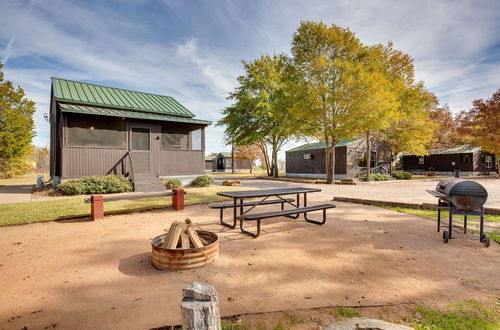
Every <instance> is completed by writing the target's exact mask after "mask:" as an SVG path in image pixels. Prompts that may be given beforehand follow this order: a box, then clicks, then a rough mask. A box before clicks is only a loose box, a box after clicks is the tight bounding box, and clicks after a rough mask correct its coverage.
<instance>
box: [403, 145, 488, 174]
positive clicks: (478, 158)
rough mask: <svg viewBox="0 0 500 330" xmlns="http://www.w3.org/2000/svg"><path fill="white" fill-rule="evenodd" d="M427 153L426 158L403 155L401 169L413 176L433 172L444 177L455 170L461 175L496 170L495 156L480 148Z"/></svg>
mask: <svg viewBox="0 0 500 330" xmlns="http://www.w3.org/2000/svg"><path fill="white" fill-rule="evenodd" d="M428 152H429V155H427V156H416V155H409V154H403V158H402V164H403V169H404V170H405V171H409V172H412V173H414V174H423V173H425V172H435V173H436V174H445V175H450V174H452V173H453V172H454V171H455V170H460V172H461V174H463V175H477V174H479V173H485V174H489V173H492V172H495V171H496V170H497V169H496V161H495V155H494V154H492V153H489V152H485V151H483V150H481V147H471V146H468V145H461V146H457V147H453V148H446V149H431V150H429V151H428Z"/></svg>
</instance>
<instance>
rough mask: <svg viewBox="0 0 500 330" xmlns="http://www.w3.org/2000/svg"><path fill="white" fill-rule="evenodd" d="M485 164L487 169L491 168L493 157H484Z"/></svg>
mask: <svg viewBox="0 0 500 330" xmlns="http://www.w3.org/2000/svg"><path fill="white" fill-rule="evenodd" d="M484 163H485V165H486V167H487V168H491V165H492V159H491V156H484Z"/></svg>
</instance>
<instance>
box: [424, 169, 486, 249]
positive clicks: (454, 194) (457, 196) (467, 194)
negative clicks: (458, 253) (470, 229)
mask: <svg viewBox="0 0 500 330" xmlns="http://www.w3.org/2000/svg"><path fill="white" fill-rule="evenodd" d="M426 191H427V192H428V193H429V194H431V195H433V196H435V197H437V198H438V224H437V231H438V232H439V231H440V229H441V210H448V211H449V215H448V230H445V231H443V242H445V243H448V240H450V239H451V238H452V226H453V224H452V222H453V214H460V215H463V216H464V233H467V216H468V215H478V216H479V217H480V219H481V220H480V230H479V240H480V241H481V243H483V245H484V246H486V247H488V246H490V239H489V237H488V236H486V234H484V208H483V205H484V203H486V199H488V192H487V191H486V189H485V188H484V187H483V186H482V185H481V184H479V183H477V182H475V181H471V180H462V179H457V178H447V179H443V180H441V181H439V183H438V184H437V186H436V190H426Z"/></svg>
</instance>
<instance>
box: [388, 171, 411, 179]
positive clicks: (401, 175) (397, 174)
mask: <svg viewBox="0 0 500 330" xmlns="http://www.w3.org/2000/svg"><path fill="white" fill-rule="evenodd" d="M392 176H394V177H395V178H396V179H398V180H411V177H412V175H411V173H410V172H406V171H395V172H392Z"/></svg>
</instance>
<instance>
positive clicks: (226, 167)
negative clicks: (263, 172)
mask: <svg viewBox="0 0 500 330" xmlns="http://www.w3.org/2000/svg"><path fill="white" fill-rule="evenodd" d="M232 163H233V158H232V157H231V153H230V152H221V153H219V154H217V156H215V158H214V159H213V162H212V166H213V167H212V171H213V172H231V170H232ZM251 168H252V164H251V162H250V160H248V159H236V161H235V163H234V169H235V171H238V172H246V171H248V172H250V170H251Z"/></svg>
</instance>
